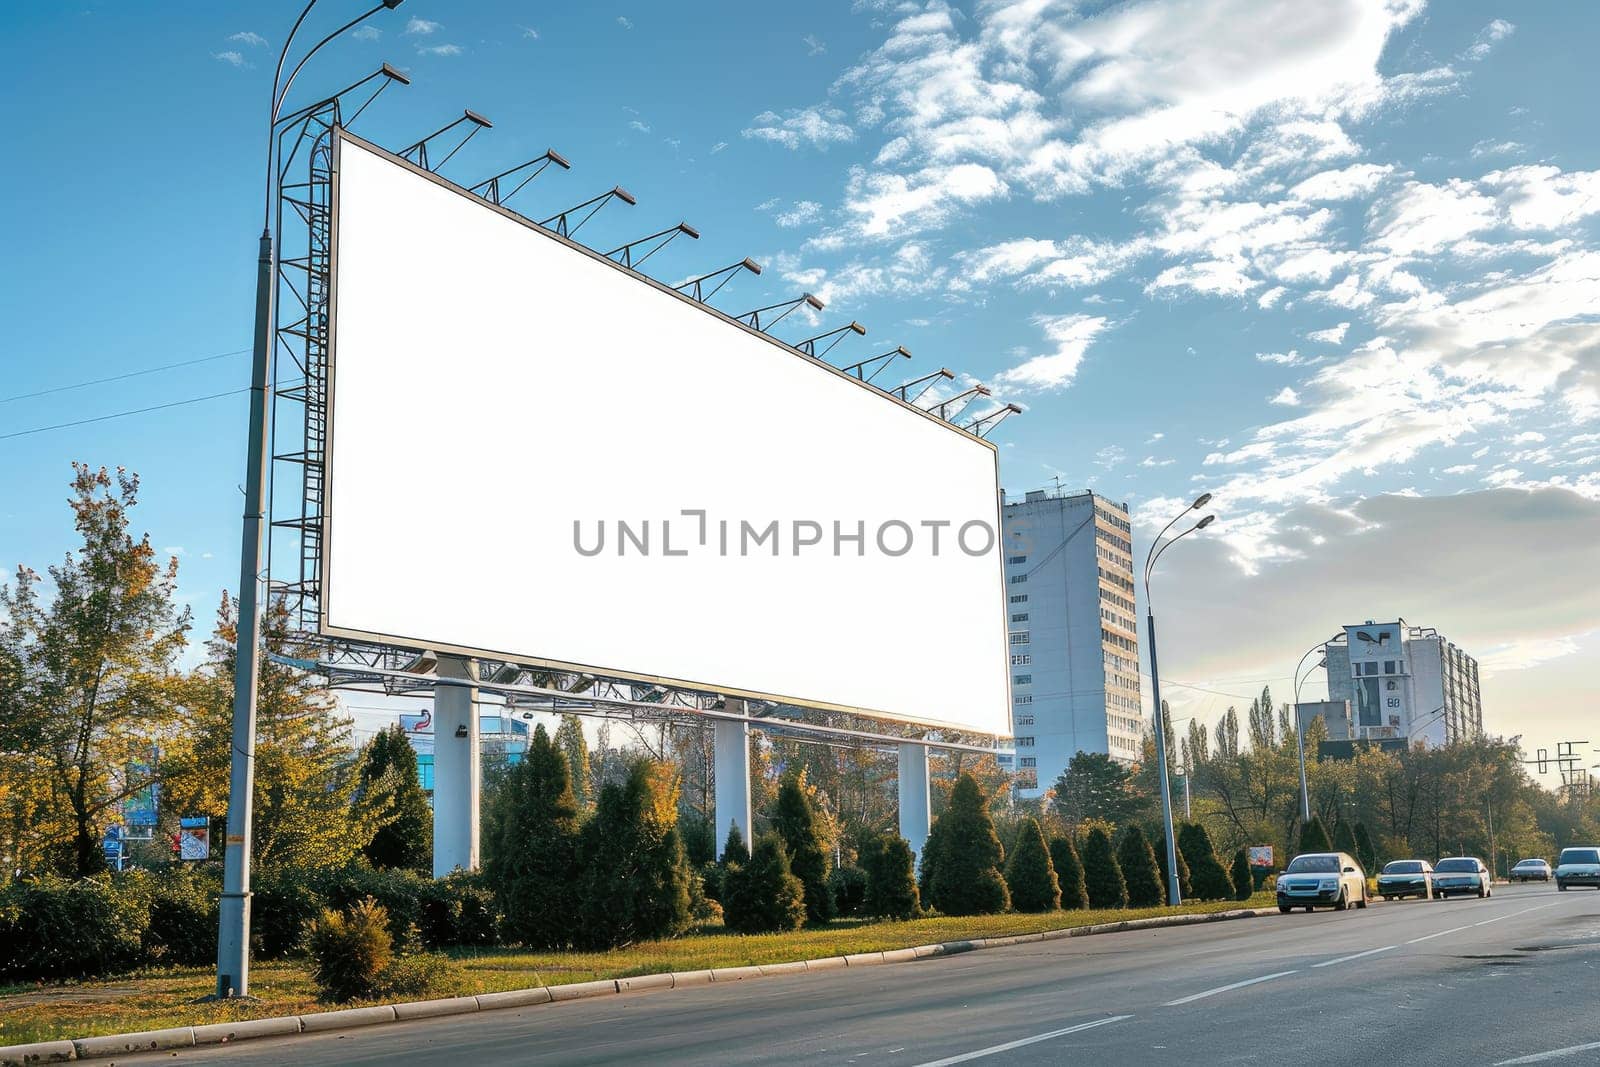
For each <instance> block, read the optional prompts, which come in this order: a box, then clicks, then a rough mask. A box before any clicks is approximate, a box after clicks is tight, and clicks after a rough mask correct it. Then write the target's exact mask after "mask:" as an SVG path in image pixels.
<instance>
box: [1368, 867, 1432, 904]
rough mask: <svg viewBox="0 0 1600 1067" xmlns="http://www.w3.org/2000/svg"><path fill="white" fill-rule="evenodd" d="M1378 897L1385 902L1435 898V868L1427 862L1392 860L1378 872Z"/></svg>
mask: <svg viewBox="0 0 1600 1067" xmlns="http://www.w3.org/2000/svg"><path fill="white" fill-rule="evenodd" d="M1378 895H1379V896H1381V897H1383V899H1384V900H1399V899H1401V898H1403V897H1420V898H1422V899H1423V900H1431V899H1432V898H1433V867H1432V866H1430V865H1429V863H1428V861H1427V860H1392V861H1391V862H1389V863H1386V864H1384V867H1383V870H1381V871H1379V872H1378Z"/></svg>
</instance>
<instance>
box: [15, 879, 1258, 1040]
mask: <svg viewBox="0 0 1600 1067" xmlns="http://www.w3.org/2000/svg"><path fill="white" fill-rule="evenodd" d="M1272 900H1273V898H1272V895H1271V894H1270V893H1257V894H1256V895H1255V896H1254V897H1252V898H1251V899H1250V900H1249V901H1244V902H1240V901H1218V902H1215V903H1205V904H1185V905H1183V906H1181V907H1178V908H1136V909H1128V910H1124V911H1056V912H1046V913H1044V914H1041V915H1020V914H1006V915H976V916H967V917H961V918H955V917H944V916H940V917H936V918H930V919H913V920H911V921H909V922H861V921H856V920H840V921H837V922H833V923H829V924H828V925H826V926H822V927H817V928H814V929H806V930H801V931H798V932H796V933H791V934H765V935H759V936H754V937H746V936H741V935H738V934H729V933H725V932H723V930H722V927H720V926H717V927H710V928H706V929H704V930H701V931H699V932H696V933H693V934H689V935H687V936H684V937H680V938H675V939H673V940H670V941H651V942H646V943H643V944H638V945H630V946H628V947H627V948H620V949H613V950H611V951H609V952H525V951H517V950H509V949H493V950H473V949H458V950H455V951H452V952H451V953H450V955H451V956H453V957H454V958H455V959H456V960H457V962H458V963H460V964H461V966H462V968H463V969H464V970H465V972H466V978H467V986H466V988H465V989H463V990H462V991H461V992H463V993H466V994H474V993H495V992H499V991H501V990H505V989H523V988H527V987H530V986H541V985H565V984H567V983H571V982H588V981H592V980H595V979H603V978H627V977H630V976H632V975H638V974H656V973H660V972H664V971H703V970H707V969H710V968H716V967H742V966H749V965H751V964H763V963H785V962H788V961H790V960H805V959H819V958H822V957H826V956H844V955H849V954H851V953H856V952H879V951H884V950H887V949H897V948H911V947H913V946H916V945H927V944H932V943H935V942H939V941H955V940H961V939H965V938H982V937H1007V936H1010V935H1012V934H1031V933H1038V932H1041V931H1044V930H1060V929H1066V928H1069V927H1078V926H1092V925H1094V924H1096V923H1106V922H1118V921H1121V920H1124V919H1142V918H1149V917H1151V916H1157V915H1191V914H1203V913H1209V912H1218V911H1230V910H1232V909H1234V908H1243V907H1265V906H1266V905H1268V904H1271V903H1272ZM214 981H215V978H214V976H213V973H212V971H210V970H209V969H200V968H175V969H172V970H165V971H159V972H147V973H140V974H135V975H132V976H129V977H127V978H120V979H112V980H106V981H94V982H81V983H74V984H69V985H49V986H38V987H32V986H9V987H4V988H0V1045H21V1044H26V1043H28V1042H32V1041H55V1040H60V1039H62V1038H73V1037H90V1036H94V1035H98V1034H118V1033H127V1032H131V1031H138V1030H156V1029H160V1028H162V1027H168V1026H198V1025H201V1024H203V1023H214V1022H229V1021H232V1020H235V1019H257V1018H264V1017H267V1016H273V1015H298V1014H304V1013H309V1012H316V1011H328V1010H332V1009H334V1008H337V1007H345V1006H348V1005H331V1004H325V1003H321V1002H319V1001H318V1000H317V994H316V989H315V987H314V986H313V985H312V983H311V975H310V969H309V967H307V966H306V964H305V963H304V962H302V961H298V960H288V961H279V962H273V963H260V964H256V965H255V966H253V967H252V968H251V992H252V994H254V996H255V997H256V998H257V999H256V1001H254V1002H252V1003H228V1002H223V1003H210V1004H203V1003H198V1001H199V999H200V998H201V997H203V996H205V995H206V994H208V993H210V992H211V991H212V984H213V982H214Z"/></svg>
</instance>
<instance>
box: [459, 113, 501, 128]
mask: <svg viewBox="0 0 1600 1067" xmlns="http://www.w3.org/2000/svg"><path fill="white" fill-rule="evenodd" d="M461 117H462V118H464V119H466V120H467V121H468V122H471V123H474V124H476V125H478V126H480V127H482V128H483V129H486V130H488V129H493V128H494V123H492V122H490V121H489V120H488V119H486V118H484V117H483V116H482V115H480V114H478V113H477V112H476V111H473V110H472V109H471V108H467V109H466V110H464V111H462V113H461Z"/></svg>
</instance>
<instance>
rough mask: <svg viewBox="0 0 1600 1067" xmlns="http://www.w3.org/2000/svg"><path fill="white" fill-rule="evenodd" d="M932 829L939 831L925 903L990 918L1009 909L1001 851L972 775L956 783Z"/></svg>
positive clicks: (950, 912)
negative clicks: (927, 898) (936, 851)
mask: <svg viewBox="0 0 1600 1067" xmlns="http://www.w3.org/2000/svg"><path fill="white" fill-rule="evenodd" d="M935 825H936V827H943V832H942V833H941V834H940V835H939V843H938V854H937V856H936V857H935V861H934V864H935V865H934V869H933V878H932V881H931V883H930V885H929V894H928V897H929V900H928V902H929V903H930V904H931V905H932V906H933V907H935V908H937V909H938V910H939V911H941V912H943V913H944V914H946V915H991V914H994V913H996V912H1002V911H1005V910H1006V909H1007V908H1008V907H1010V905H1011V894H1010V892H1009V891H1008V890H1007V889H1006V882H1005V879H1004V878H1003V877H1002V876H1001V874H1000V864H1002V863H1003V862H1005V850H1004V849H1002V848H1001V847H1000V838H999V836H998V835H996V833H995V832H994V820H993V819H991V818H990V817H989V802H988V801H987V800H986V799H985V798H984V796H983V791H982V790H981V789H979V788H978V782H977V780H976V779H975V778H973V777H972V775H970V774H963V775H962V776H961V777H960V778H959V779H957V781H956V784H955V788H954V789H952V790H951V791H950V802H949V803H948V804H947V805H946V806H945V810H944V814H943V815H941V816H939V821H938V822H937V823H936V824H935ZM929 840H930V842H931V841H932V837H931V836H930V838H929ZM930 851H931V850H930Z"/></svg>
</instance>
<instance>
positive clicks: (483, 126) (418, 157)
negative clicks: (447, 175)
mask: <svg viewBox="0 0 1600 1067" xmlns="http://www.w3.org/2000/svg"><path fill="white" fill-rule="evenodd" d="M463 122H465V123H467V124H468V125H469V126H471V127H472V128H471V129H470V130H468V131H467V133H466V136H465V137H463V138H461V140H459V141H457V142H456V145H455V147H454V148H452V149H450V151H448V152H446V153H445V156H444V158H443V159H441V160H439V162H437V163H433V164H430V163H429V162H428V143H429V142H430V141H432V140H433V139H434V138H436V137H442V136H443V135H444V134H447V133H449V132H450V131H451V130H453V129H455V128H456V127H457V126H459V125H461V124H462V123H463ZM493 127H494V123H492V122H490V121H489V120H488V119H486V118H484V117H483V116H482V115H480V114H478V113H477V112H476V111H472V110H465V109H464V110H463V111H462V112H461V117H460V118H458V119H456V120H455V121H454V122H451V123H448V124H447V125H444V126H441V127H439V129H437V130H434V131H433V132H432V133H430V134H428V136H426V137H424V138H423V139H422V140H420V141H418V142H416V143H415V144H412V145H408V146H407V147H405V148H402V149H401V150H400V151H399V152H398V153H396V154H397V155H399V156H400V158H401V159H409V160H410V161H411V162H413V163H415V164H416V165H417V166H419V167H421V168H422V169H423V170H430V171H433V172H435V173H437V172H438V170H439V168H440V167H442V166H444V165H445V164H446V163H448V162H450V157H451V156H453V155H455V154H456V153H457V152H459V151H461V149H462V147H463V146H464V145H465V144H466V143H467V142H468V141H470V140H472V139H473V138H474V137H476V136H477V135H478V131H480V130H487V129H492V128H493Z"/></svg>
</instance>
